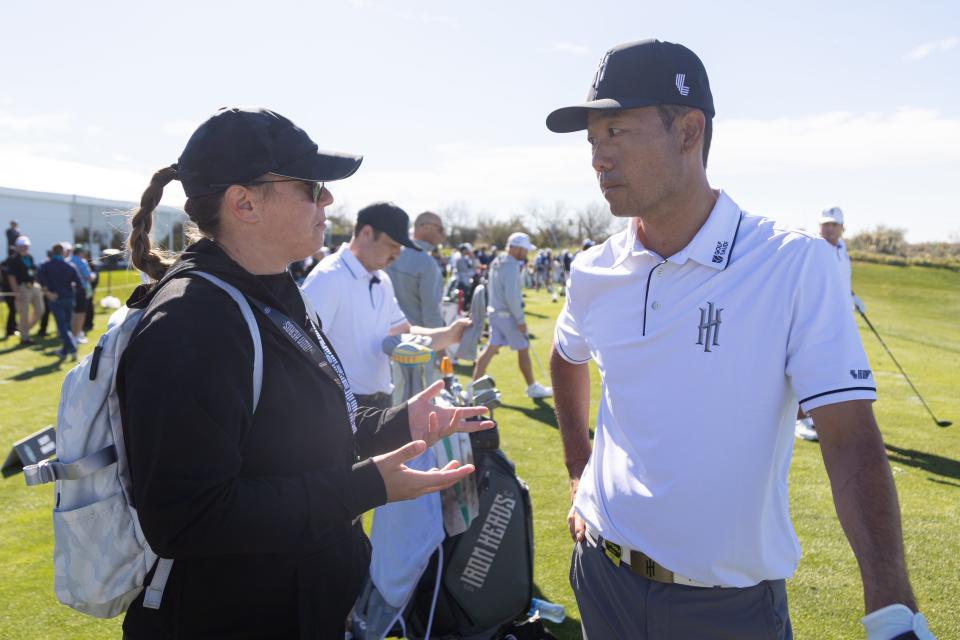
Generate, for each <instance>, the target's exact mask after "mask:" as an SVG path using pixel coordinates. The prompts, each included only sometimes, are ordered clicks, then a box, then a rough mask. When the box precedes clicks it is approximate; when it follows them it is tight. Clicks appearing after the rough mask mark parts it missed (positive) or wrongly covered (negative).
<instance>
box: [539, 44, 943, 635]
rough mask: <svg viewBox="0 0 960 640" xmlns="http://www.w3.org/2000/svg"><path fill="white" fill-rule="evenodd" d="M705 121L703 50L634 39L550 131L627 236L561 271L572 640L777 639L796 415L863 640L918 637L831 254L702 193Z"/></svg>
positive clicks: (554, 364) (920, 621)
mask: <svg viewBox="0 0 960 640" xmlns="http://www.w3.org/2000/svg"><path fill="white" fill-rule="evenodd" d="M713 115H714V106H713V97H712V94H711V92H710V85H709V82H708V80H707V73H706V70H705V69H704V67H703V64H702V63H701V62H700V59H699V58H698V57H697V56H696V54H694V53H693V52H692V51H690V50H689V49H687V48H686V47H683V46H681V45H677V44H672V43H669V42H660V41H656V40H646V41H642V42H635V43H629V44H624V45H619V46H617V47H614V48H613V49H611V50H610V51H609V52H607V54H606V55H605V56H604V58H603V60H602V61H601V63H600V68H599V69H598V70H597V73H596V76H595V78H594V82H593V86H592V87H591V89H590V91H589V93H588V98H587V102H586V103H585V104H581V105H576V106H572V107H566V108H562V109H558V110H556V111H554V112H553V113H551V114H550V115H549V116H548V117H547V127H548V128H549V129H551V130H552V131H555V132H572V131H582V130H584V129H586V131H587V136H586V138H587V141H588V143H589V144H590V146H591V150H592V164H593V169H594V171H595V174H596V176H597V180H598V182H599V186H600V189H601V190H602V192H603V195H604V197H605V198H606V200H607V202H608V203H609V204H610V210H611V212H612V213H613V215H615V216H617V217H623V218H627V219H628V224H627V228H626V229H625V230H624V231H622V232H620V233H617V234H615V235H614V236H612V237H611V238H610V239H608V240H607V241H606V242H604V243H603V244H601V245H597V246H595V247H592V248H590V249H589V250H587V251H584V252H583V253H582V254H580V255H579V256H577V259H576V260H574V261H573V264H572V265H571V272H570V286H569V289H568V294H567V299H566V301H565V305H564V309H563V311H562V312H561V314H560V317H559V318H558V319H557V325H556V332H555V336H554V352H553V355H552V357H551V369H552V374H553V385H554V388H555V390H556V393H555V398H556V409H557V417H558V420H559V425H560V433H561V437H562V439H563V445H564V454H565V459H566V460H565V461H566V465H567V470H568V473H569V475H570V488H571V493H572V494H573V497H574V502H573V506H572V508H571V510H570V513H569V515H568V524H569V526H570V533H571V535H572V536H573V538H574V540H575V545H574V551H573V558H572V566H571V569H570V581H571V584H572V586H573V589H574V592H575V594H576V597H577V603H578V605H579V607H580V614H581V618H582V621H583V629H584V636H585V637H587V638H589V639H590V640H600V639H603V640H607V639H611V638H629V639H631V640H644V639H651V640H661V639H666V638H670V639H672V640H680V639H685V640H704V639H708V638H709V639H717V638H731V639H734V638H735V639H736V640H753V639H760V638H764V639H766V638H778V639H788V638H792V631H791V625H790V617H789V613H788V609H787V600H786V590H785V587H784V580H785V578H788V577H789V576H791V575H792V574H793V572H794V570H795V569H796V566H797V563H798V561H799V559H800V545H799V544H798V542H797V537H796V535H795V533H794V531H793V526H792V524H791V522H790V513H789V498H788V495H787V472H788V469H789V465H790V454H791V451H792V446H793V429H794V416H795V415H796V411H797V405H798V399H799V405H800V406H801V407H802V408H803V410H804V411H805V412H808V413H810V414H811V415H813V417H814V420H815V421H816V423H817V429H818V431H819V433H820V445H821V450H822V453H823V460H824V465H825V467H826V470H827V473H828V475H829V476H830V482H831V485H832V488H833V497H834V502H835V504H836V510H837V513H838V515H839V518H840V523H841V525H842V526H843V530H844V532H845V533H846V536H847V539H848V540H849V542H850V545H851V547H852V548H853V552H854V555H855V556H856V559H857V562H858V563H859V566H860V573H861V576H862V580H863V588H864V599H865V605H866V612H867V615H866V616H865V617H864V618H863V619H862V622H863V625H864V627H865V628H866V630H867V638H868V640H892V639H894V638H896V639H897V640H902V639H906V638H921V639H926V638H932V637H933V636H932V635H931V634H930V632H929V630H927V626H926V621H925V620H924V618H923V616H922V615H921V614H919V613H918V612H917V603H916V600H915V598H914V596H913V592H912V590H911V587H910V582H909V580H908V579H907V571H906V562H905V560H904V553H903V539H902V534H901V528H900V510H899V507H898V504H897V494H896V489H895V488H894V484H893V477H892V475H891V473H890V467H889V465H888V463H887V459H886V455H885V451H884V446H883V441H882V439H881V437H880V433H879V430H878V428H877V424H876V421H875V420H874V416H873V411H872V408H871V402H872V401H873V400H875V399H876V386H875V383H874V381H873V376H872V373H871V371H870V365H869V364H868V362H867V359H866V355H865V354H864V351H863V346H862V345H861V343H860V337H859V334H858V332H857V327H856V324H855V322H854V319H853V317H852V316H851V314H850V312H849V308H850V307H849V304H850V303H849V295H850V294H849V291H848V290H845V288H844V287H843V286H841V285H840V279H839V278H837V275H836V264H835V263H836V259H835V257H834V256H832V255H831V253H830V248H829V245H827V244H826V243H825V242H823V241H821V240H820V239H818V238H816V237H814V236H811V235H809V234H805V233H802V232H797V231H791V230H789V229H786V228H785V227H783V226H781V225H778V224H776V223H774V222H773V221H771V220H769V219H767V218H763V217H761V216H755V215H751V214H749V213H746V212H744V211H743V210H742V209H740V207H739V206H737V204H736V203H735V202H734V201H733V200H732V199H731V197H730V196H729V195H728V194H727V193H725V192H723V191H719V190H714V189H713V188H712V187H711V186H710V184H709V183H708V181H707V176H706V162H707V155H708V152H709V148H710V138H711V133H712V119H713ZM591 359H592V360H594V361H595V362H596V364H597V368H598V370H599V373H600V378H601V382H602V392H601V394H600V400H599V412H598V415H597V419H596V437H595V440H594V443H593V446H592V448H591V442H590V437H589V429H588V426H589V416H588V409H589V405H590V377H589V371H588V368H587V363H588V362H589V361H590V360H591Z"/></svg>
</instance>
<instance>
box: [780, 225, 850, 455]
mask: <svg viewBox="0 0 960 640" xmlns="http://www.w3.org/2000/svg"><path fill="white" fill-rule="evenodd" d="M818 222H819V224H820V237H821V238H823V239H824V240H826V241H827V243H828V244H829V245H830V247H831V250H830V252H831V253H832V254H833V256H834V257H835V258H836V263H837V273H838V274H839V276H840V286H842V287H843V288H844V290H845V291H849V292H850V297H851V298H852V299H853V307H854V308H855V309H856V310H857V311H858V312H860V313H861V314H862V313H866V312H867V308H866V306H865V305H864V304H863V300H861V299H860V298H859V297H858V296H857V294H855V293H854V292H853V284H852V280H851V270H850V255H849V254H848V253H847V244H846V243H845V242H844V241H843V240H842V236H843V211H842V210H841V209H840V207H830V208H829V209H824V210H823V212H822V213H821V214H820V219H819V220H818ZM796 434H797V437H798V438H801V439H802V440H811V441H814V442H815V441H816V440H817V429H816V427H815V426H814V424H813V418H812V417H810V416H809V415H806V414H804V413H803V410H802V409H798V410H797V425H796Z"/></svg>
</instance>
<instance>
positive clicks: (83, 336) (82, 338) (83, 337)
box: [77, 331, 87, 344]
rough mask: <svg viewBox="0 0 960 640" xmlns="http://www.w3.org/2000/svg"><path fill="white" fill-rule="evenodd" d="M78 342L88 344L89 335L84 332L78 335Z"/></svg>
mask: <svg viewBox="0 0 960 640" xmlns="http://www.w3.org/2000/svg"><path fill="white" fill-rule="evenodd" d="M77 342H78V343H80V344H87V334H85V333H84V332H83V331H81V332H80V333H78V334H77Z"/></svg>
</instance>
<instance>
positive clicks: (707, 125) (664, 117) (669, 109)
mask: <svg viewBox="0 0 960 640" xmlns="http://www.w3.org/2000/svg"><path fill="white" fill-rule="evenodd" d="M693 110H694V108H693V107H685V106H683V105H679V104H658V105H657V113H658V114H660V120H661V121H662V122H663V127H664V128H665V129H667V130H668V131H669V130H670V127H672V126H673V121H674V120H676V119H677V117H678V116H682V115H685V114H686V113H687V112H688V111H693ZM697 111H700V113H703V168H704V169H706V168H707V158H708V157H709V156H710V141H711V139H712V138H713V118H712V117H711V116H709V115H707V114H706V113H704V112H703V111H701V110H700V109H697Z"/></svg>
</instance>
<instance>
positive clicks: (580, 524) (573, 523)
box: [567, 505, 587, 542]
mask: <svg viewBox="0 0 960 640" xmlns="http://www.w3.org/2000/svg"><path fill="white" fill-rule="evenodd" d="M567 526H568V527H570V537H571V538H573V541H574V542H583V541H584V540H586V539H587V525H586V523H585V522H584V521H583V518H581V517H580V514H579V513H577V510H576V509H575V508H574V507H573V505H570V511H569V512H568V513H567Z"/></svg>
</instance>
